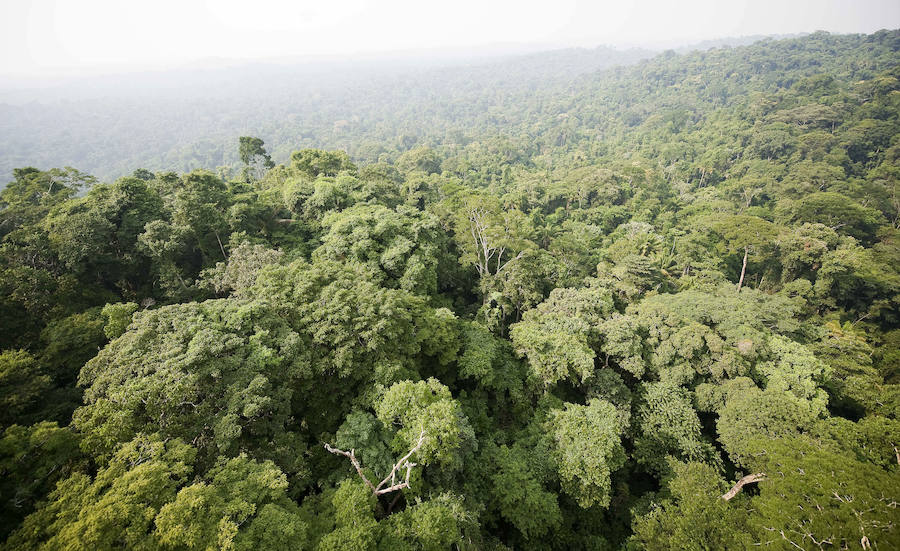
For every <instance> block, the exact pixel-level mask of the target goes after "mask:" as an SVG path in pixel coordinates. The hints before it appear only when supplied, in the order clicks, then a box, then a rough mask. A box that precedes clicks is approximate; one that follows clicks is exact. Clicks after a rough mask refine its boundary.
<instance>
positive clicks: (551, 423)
mask: <svg viewBox="0 0 900 551" xmlns="http://www.w3.org/2000/svg"><path fill="white" fill-rule="evenodd" d="M547 423H548V426H547V428H548V430H549V431H550V435H551V438H553V440H554V444H555V446H554V447H555V449H554V453H555V455H556V461H557V463H558V465H559V467H558V468H559V476H560V480H561V481H562V484H563V489H564V490H565V491H566V492H567V493H568V494H570V495H571V496H572V497H574V498H575V499H576V500H577V501H578V504H579V505H580V506H582V507H590V506H592V505H600V506H601V507H607V506H608V505H609V503H610V494H611V491H612V484H611V482H610V477H611V476H612V474H613V473H614V472H616V471H617V470H618V469H619V468H620V467H622V465H624V464H625V449H624V448H623V447H622V433H623V432H624V429H625V428H626V426H627V419H623V418H622V415H621V414H620V413H619V412H618V411H617V410H616V408H615V406H613V405H612V404H610V403H609V402H605V401H603V400H597V399H594V400H591V401H590V402H588V404H587V405H586V406H580V405H577V404H565V405H564V406H563V409H561V410H553V411H551V412H550V417H549V419H548V421H547Z"/></svg>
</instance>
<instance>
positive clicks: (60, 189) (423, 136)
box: [0, 30, 900, 551]
mask: <svg viewBox="0 0 900 551" xmlns="http://www.w3.org/2000/svg"><path fill="white" fill-rule="evenodd" d="M898 52H900V31H896V30H893V31H881V32H878V33H875V34H872V35H830V34H827V33H815V34H812V35H808V36H804V37H800V38H794V39H788V40H764V41H761V42H757V43H754V44H752V45H748V46H740V47H734V48H716V49H711V50H707V51H694V52H688V53H682V54H678V53H675V52H667V53H664V54H661V55H658V56H655V57H652V58H650V59H643V60H642V61H639V59H641V58H646V57H647V54H646V53H645V52H631V53H629V54H628V56H633V58H632V59H628V60H624V59H620V60H619V62H621V63H626V62H627V63H628V64H627V65H619V66H616V67H609V66H610V65H613V64H614V63H612V62H609V63H607V62H606V61H602V62H600V61H598V60H597V59H593V61H590V60H588V58H589V57H590V56H589V55H587V54H585V53H584V52H582V53H581V54H579V55H582V56H586V57H583V58H578V59H581V61H578V62H576V61H572V63H573V65H571V67H576V69H572V72H574V73H579V72H580V73H581V74H580V75H578V76H575V77H572V76H571V74H572V73H571V72H570V73H567V72H566V71H565V70H562V69H560V67H559V65H557V62H560V63H561V62H562V61H561V60H570V61H571V60H572V59H574V58H573V57H572V56H573V55H575V54H573V53H571V52H569V53H563V54H554V55H551V56H534V57H528V58H523V59H521V60H519V61H517V62H516V63H515V64H511V65H509V66H504V67H506V69H504V70H503V71H499V70H497V68H496V67H495V66H487V67H481V68H478V67H469V68H462V69H455V70H454V72H453V73H452V75H453V76H452V78H450V77H447V78H443V77H441V78H438V77H435V76H434V75H431V76H430V77H428V78H432V80H431V81H429V82H431V84H430V85H429V86H428V87H417V85H416V81H415V80H414V79H411V80H407V81H402V80H401V81H397V80H395V81H393V83H394V84H393V85H389V81H388V80H385V81H383V82H381V83H379V84H377V86H376V87H375V88H373V89H371V90H368V91H366V93H365V94H368V95H371V97H372V100H371V101H370V102H369V103H367V104H360V105H358V106H356V107H355V109H356V112H357V113H358V116H357V117H356V118H353V117H352V116H347V118H343V115H341V116H342V118H340V119H336V118H335V117H336V114H339V113H343V111H341V109H345V108H344V107H341V108H339V107H338V106H339V105H344V104H343V103H340V102H339V101H338V100H336V99H333V98H328V97H319V98H310V99H309V101H310V102H313V103H311V104H310V105H311V107H308V110H309V112H316V113H318V115H317V118H310V119H304V120H302V121H299V120H297V118H296V117H290V116H285V117H282V116H281V115H280V114H279V111H278V110H277V109H268V108H266V109H264V110H263V111H264V112H265V113H266V117H268V119H267V122H266V124H269V125H270V127H271V131H270V132H267V133H261V134H260V135H261V136H263V137H264V138H266V139H271V140H274V141H275V142H276V143H282V142H284V141H285V140H288V139H294V137H296V140H295V144H296V145H295V147H294V149H295V151H293V153H290V154H289V155H288V154H287V152H279V153H275V152H274V151H273V152H272V155H270V152H268V151H267V149H266V143H265V142H264V140H263V139H260V138H257V137H251V136H244V137H240V139H238V136H232V137H231V138H229V139H230V143H231V147H232V153H230V155H231V156H233V158H234V159H235V160H236V163H235V165H234V166H223V167H221V168H220V169H218V170H216V171H210V170H193V171H189V172H185V173H178V172H172V171H165V170H155V167H153V166H150V167H149V168H150V169H153V170H150V169H148V168H138V167H137V166H132V167H131V170H129V172H131V171H132V170H133V174H131V175H130V176H127V177H122V178H118V179H116V180H114V181H111V182H107V181H100V180H98V179H97V178H95V177H94V176H91V175H90V174H88V173H87V172H82V171H79V170H76V169H74V168H48V167H43V168H40V169H39V168H32V167H23V168H16V169H15V170H14V171H13V173H12V181H10V182H9V183H8V184H7V185H6V187H5V188H4V189H3V190H2V192H0V320H2V327H0V350H2V353H0V406H2V407H0V421H2V433H0V473H2V477H0V540H5V543H4V544H3V545H2V547H0V548H2V549H9V550H32V549H34V550H37V549H40V550H72V551H74V550H84V551H89V550H90V551H92V550H105V549H137V550H182V549H185V550H187V549H193V550H196V549H234V550H242V549H247V550H249V549H283V550H311V551H312V550H320V551H326V550H376V549H377V550H405V549H409V550H414V549H427V550H438V549H459V550H467V549H468V550H476V549H487V550H503V549H546V550H557V549H558V550H569V549H584V550H595V549H599V550H604V549H608V550H618V549H623V550H642V549H649V550H656V549H659V550H664V549H698V550H701V549H702V550H718V549H760V548H762V549H863V550H865V549H873V550H882V551H887V550H890V549H897V548H900V508H898V505H900V451H898V449H900V54H898ZM595 53H596V52H595ZM601 53H602V52H601ZM598 55H599V54H598ZM604 55H606V54H604ZM554 56H555V57H554ZM575 57H577V56H575ZM554 60H556V61H554ZM619 62H617V63H619ZM530 63H531V64H533V65H534V68H533V70H532V69H530V68H529V67H530V66H529V64H530ZM591 64H594V65H597V64H599V65H600V66H596V67H594V69H599V68H603V70H600V71H597V70H590V71H582V70H581V69H577V67H582V68H584V67H588V66H591ZM554 67H555V69H554ZM567 67H569V66H567ZM604 67H605V68H604ZM567 74H568V75H569V77H567V76H566V75H567ZM441 75H444V73H441ZM534 75H537V76H534ZM545 76H546V78H544V77H545ZM405 78H411V77H405ZM486 82H487V83H492V84H490V85H489V86H486V85H485V83H486ZM441 83H443V84H441ZM444 85H445V86H446V91H441V92H440V93H437V92H433V90H436V89H440V88H442V87H444ZM348 93H349V92H348ZM356 93H357V96H358V97H362V96H363V95H365V94H363V93H362V92H360V91H359V90H357V91H356ZM315 101H319V102H320V103H315ZM214 104H215V102H212V103H210V105H214ZM317 105H318V106H320V107H321V109H318V108H317V107H316V106H317ZM115 108H116V107H115V105H111V106H110V109H113V110H114V109H115ZM254 108H255V106H253V105H248V107H247V109H250V110H252V109H254ZM4 109H6V110H7V113H8V112H9V110H10V109H16V108H14V107H10V106H7V107H4ZM97 109H101V107H100V106H98V107H97ZM198 109H199V107H198ZM305 109H306V108H305ZM206 113H207V114H206V115H202V116H209V117H213V118H214V117H219V116H221V117H222V118H223V119H227V118H228V116H229V113H221V114H217V113H214V112H212V111H207V112H206ZM148 116H149V115H148ZM191 116H195V117H196V116H199V115H196V114H193V115H191ZM10 120H12V119H10ZM187 120H189V118H188V119H187ZM20 122H21V121H20ZM16 124H19V123H16ZM42 124H43V123H42ZM98 124H102V122H101V123H98ZM298 132H299V134H298ZM275 134H278V135H277V136H275ZM217 139H218V138H217ZM74 143H75V145H78V143H77V140H76V142H74ZM142 143H143V142H141V141H140V140H136V141H135V143H133V144H128V143H125V144H124V145H120V144H116V145H115V147H116V148H120V149H115V151H119V150H121V147H126V148H133V149H140V148H141V147H143V145H142ZM148 147H149V146H148ZM96 154H97V155H101V156H102V155H106V154H107V153H105V152H102V151H98V152H97V153H96ZM191 158H194V159H195V158H196V157H191ZM238 159H239V161H238ZM228 160H229V159H222V160H221V162H223V163H227V162H228ZM214 161H215V162H216V163H218V162H220V161H219V159H214ZM109 166H111V165H109Z"/></svg>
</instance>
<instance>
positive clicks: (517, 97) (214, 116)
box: [0, 36, 765, 185]
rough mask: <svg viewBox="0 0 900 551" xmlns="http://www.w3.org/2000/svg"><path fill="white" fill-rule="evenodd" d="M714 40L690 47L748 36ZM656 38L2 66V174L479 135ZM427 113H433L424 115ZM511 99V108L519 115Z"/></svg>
mask: <svg viewBox="0 0 900 551" xmlns="http://www.w3.org/2000/svg"><path fill="white" fill-rule="evenodd" d="M764 38H765V37H759V36H757V37H745V38H735V39H723V40H716V41H706V42H703V43H699V44H696V45H693V46H686V47H683V48H682V51H692V50H706V49H709V48H713V47H728V46H735V45H742V44H749V43H753V42H756V41H759V40H761V39H764ZM657 53H659V52H654V51H652V50H648V49H639V48H631V49H614V48H610V47H598V48H593V49H584V48H573V49H566V50H554V51H541V52H532V53H518V54H512V53H505V54H504V53H503V50H502V49H498V50H497V51H491V50H488V51H486V52H476V51H473V52H471V53H468V54H464V53H459V52H454V51H448V52H445V53H441V52H424V53H421V54H418V55H417V54H414V53H409V52H406V53H398V54H395V55H393V56H385V55H381V56H379V55H372V56H371V57H370V58H363V59H359V58H334V59H328V58H325V59H321V58H320V59H316V58H310V59H305V60H291V59H281V60H272V61H269V62H258V63H252V64H248V63H246V62H239V61H228V60H207V61H206V62H196V63H193V64H190V65H188V66H186V67H183V68H180V69H175V70H168V71H163V70H160V71H152V72H133V73H124V74H108V75H98V76H86V77H68V78H63V77H57V78H47V77H44V78H36V77H32V78H24V77H19V78H12V77H6V78H5V79H4V78H0V121H3V122H2V124H0V175H2V177H3V182H0V185H5V183H6V181H7V180H8V179H9V178H10V176H11V175H12V169H13V168H16V167H20V166H28V165H35V166H77V167H78V168H80V169H81V170H85V171H87V172H90V173H91V174H93V175H94V176H97V177H98V178H100V179H102V180H104V181H112V180H114V179H115V178H118V177H120V176H125V175H127V174H130V173H131V172H132V171H133V170H134V167H135V166H141V167H144V168H148V169H151V170H176V171H188V170H192V169H194V168H206V169H210V170H215V169H216V168H217V167H219V166H231V167H238V166H239V164H240V159H239V157H238V153H237V150H236V148H235V146H234V144H235V141H236V140H237V138H238V137H239V136H243V135H252V136H259V137H261V138H263V139H264V140H265V141H266V143H267V144H269V150H270V151H271V153H272V156H273V158H274V159H275V160H277V161H278V162H285V161H286V160H287V158H288V156H289V155H290V153H291V151H293V150H294V149H296V148H297V147H301V146H302V147H320V148H333V149H342V150H345V151H348V152H349V153H350V154H351V156H352V157H353V158H354V159H355V160H360V161H368V162H374V161H377V160H378V159H379V157H380V156H381V155H387V156H388V158H391V157H393V158H396V157H397V156H398V155H399V154H400V153H402V152H403V151H405V150H408V149H411V148H412V147H414V146H415V145H429V146H437V145H445V144H447V145H452V144H454V140H460V139H464V140H466V141H467V142H468V141H476V140H478V139H479V138H482V137H483V136H484V134H485V133H486V132H490V133H491V134H499V133H503V132H504V131H505V126H504V124H505V122H506V121H502V122H501V121H492V120H490V118H489V117H488V112H489V111H490V110H492V109H493V110H497V109H504V108H508V107H509V106H511V105H516V104H519V103H521V102H523V101H525V100H526V99H527V97H528V96H530V95H532V94H535V93H540V94H549V95H553V94H557V93H559V91H560V90H562V89H563V88H565V87H567V86H569V85H570V83H571V82H572V81H574V80H575V79H577V78H579V77H581V76H583V75H588V74H592V73H597V72H599V71H603V70H605V69H609V68H611V67H616V66H625V65H632V64H635V63H637V62H639V61H641V60H645V59H649V58H650V57H652V56H654V55H655V54H657ZM423 114H425V115H427V116H428V119H426V120H422V119H420V118H419V117H421V116H422V115H423ZM512 115H514V113H509V114H507V116H512Z"/></svg>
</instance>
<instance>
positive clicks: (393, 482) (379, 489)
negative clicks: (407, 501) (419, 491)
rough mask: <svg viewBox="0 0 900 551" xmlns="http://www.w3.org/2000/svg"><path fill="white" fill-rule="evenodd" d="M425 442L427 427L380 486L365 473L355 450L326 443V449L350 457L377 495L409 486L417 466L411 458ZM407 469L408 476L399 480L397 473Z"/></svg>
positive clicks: (358, 471)
mask: <svg viewBox="0 0 900 551" xmlns="http://www.w3.org/2000/svg"><path fill="white" fill-rule="evenodd" d="M424 443H425V429H424V428H423V429H422V432H420V433H419V439H418V440H417V441H416V444H415V446H413V447H412V449H411V450H409V453H407V454H406V455H404V456H403V457H402V458H401V459H400V460H399V461H397V462H396V463H395V464H394V466H393V467H392V468H391V472H390V473H388V475H387V476H386V477H384V480H382V481H381V482H380V483H379V484H378V486H375V485H374V484H372V483H371V482H369V479H368V478H366V475H365V474H363V470H362V465H360V464H359V460H357V459H356V454H355V453H354V452H355V450H350V451H349V452H346V451H344V450H339V449H337V448H333V447H331V445H330V444H325V449H326V450H328V451H329V452H331V453H333V454H336V455H343V456H344V457H346V458H348V459H350V462H351V463H353V467H354V468H356V472H357V473H358V474H359V477H360V478H362V480H363V482H365V483H366V486H368V487H369V489H370V490H372V493H373V494H375V495H376V496H380V495H384V494H389V493H391V492H396V491H397V490H402V489H404V488H409V475H410V474H411V473H412V468H413V467H415V466H416V463H410V461H409V458H410V457H412V455H413V454H414V453H416V452H417V451H419V448H421V447H422V444H424ZM403 468H405V469H406V476H405V478H404V480H403V481H401V482H399V483H398V482H397V473H398V471H400V470H401V469H403ZM388 483H390V486H388V487H386V488H385V485H386V484H388Z"/></svg>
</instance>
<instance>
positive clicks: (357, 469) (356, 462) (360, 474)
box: [325, 444, 375, 492]
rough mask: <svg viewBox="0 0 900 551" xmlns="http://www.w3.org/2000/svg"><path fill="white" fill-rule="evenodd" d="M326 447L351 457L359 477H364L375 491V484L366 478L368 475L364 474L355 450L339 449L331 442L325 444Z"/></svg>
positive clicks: (333, 451) (367, 484)
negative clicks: (332, 445) (333, 446)
mask: <svg viewBox="0 0 900 551" xmlns="http://www.w3.org/2000/svg"><path fill="white" fill-rule="evenodd" d="M325 449H326V450H328V451H329V452H331V453H334V454H338V455H343V456H344V457H347V458H349V459H350V462H351V463H353V466H354V467H355V468H356V472H357V473H359V477H360V478H362V479H363V482H365V483H366V486H368V487H369V488H370V489H371V490H372V491H373V492H374V491H375V486H373V485H372V483H371V482H369V479H368V478H366V475H364V474H363V471H362V466H361V465H360V464H359V461H357V459H356V454H355V453H354V450H350V451H349V452H345V451H344V450H339V449H337V448H332V447H331V446H330V445H329V444H325Z"/></svg>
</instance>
